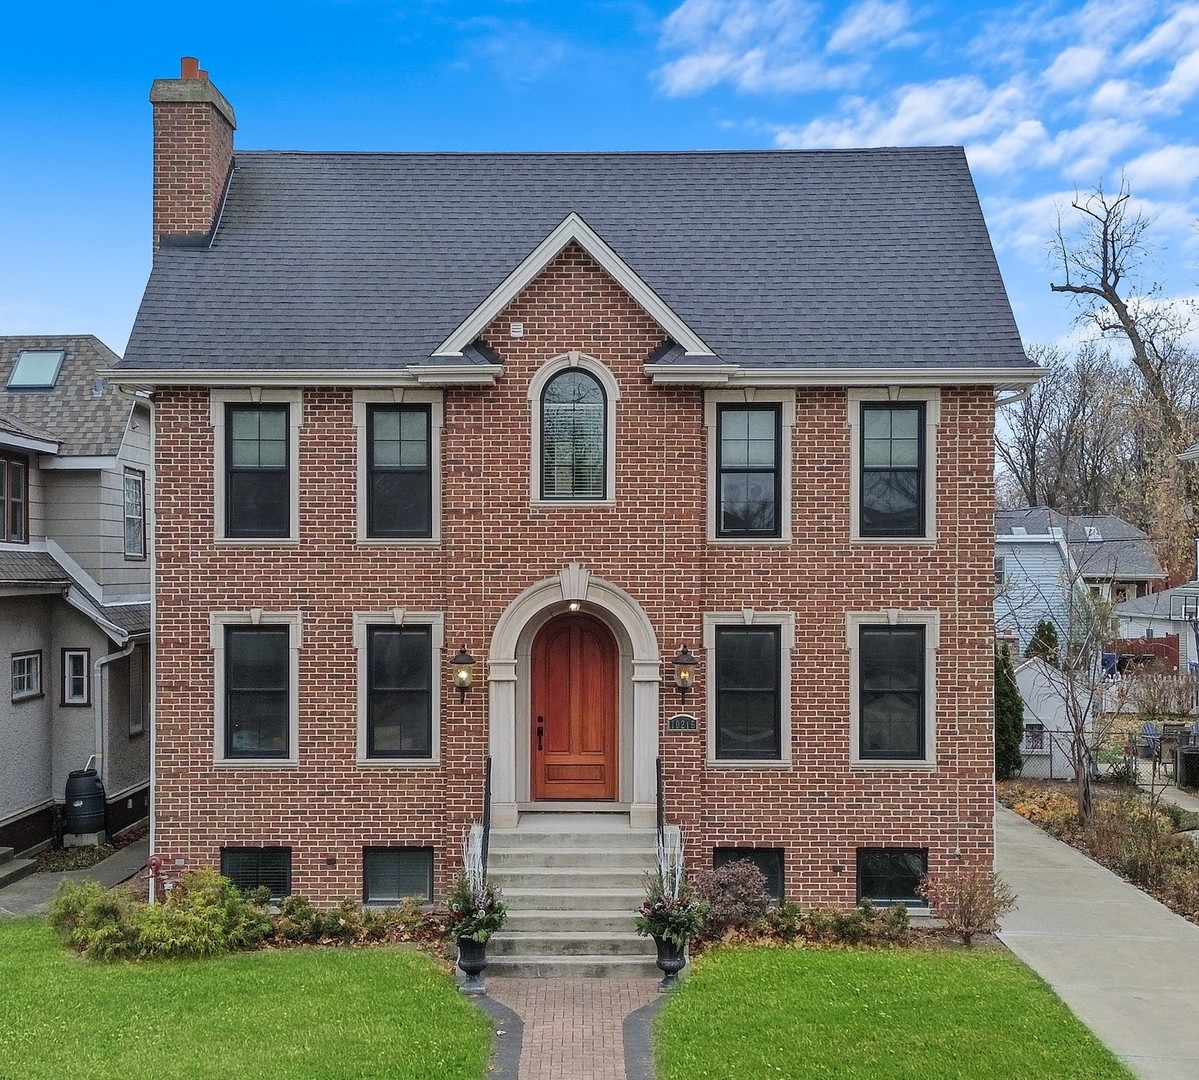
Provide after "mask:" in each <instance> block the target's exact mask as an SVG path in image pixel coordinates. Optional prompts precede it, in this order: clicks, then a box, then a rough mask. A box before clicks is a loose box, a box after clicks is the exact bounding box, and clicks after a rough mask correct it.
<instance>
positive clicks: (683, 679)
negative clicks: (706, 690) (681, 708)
mask: <svg viewBox="0 0 1199 1080" xmlns="http://www.w3.org/2000/svg"><path fill="white" fill-rule="evenodd" d="M695 664H696V660H695V657H694V656H692V655H691V650H690V649H688V648H687V646H686V645H684V646H683V647H682V648H681V649H680V650H679V651H678V655H676V656H675V658H674V685H675V689H676V690H678V692H679V700H680V701H686V700H687V695H688V694H689V693H691V687H692V686H693V685H694V684H695Z"/></svg>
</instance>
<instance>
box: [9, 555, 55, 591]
mask: <svg viewBox="0 0 1199 1080" xmlns="http://www.w3.org/2000/svg"><path fill="white" fill-rule="evenodd" d="M70 584H71V575H70V574H68V573H67V572H66V571H65V570H64V569H63V568H62V567H61V566H59V565H58V563H57V562H55V560H54V558H53V557H52V556H50V555H48V554H46V552H44V551H0V585H3V586H5V587H9V588H11V587H13V586H18V585H40V586H47V585H63V586H66V585H70Z"/></svg>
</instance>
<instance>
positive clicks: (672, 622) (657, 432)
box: [118, 60, 1036, 932]
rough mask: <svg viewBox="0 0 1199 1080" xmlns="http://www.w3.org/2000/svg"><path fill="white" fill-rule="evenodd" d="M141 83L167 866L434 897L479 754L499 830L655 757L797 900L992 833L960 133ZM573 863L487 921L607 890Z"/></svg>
mask: <svg viewBox="0 0 1199 1080" xmlns="http://www.w3.org/2000/svg"><path fill="white" fill-rule="evenodd" d="M151 101H152V102H153V108H154V132H155V151H154V162H155V166H154V168H155V183H154V190H155V194H154V236H155V246H156V249H157V250H156V255H155V260H154V267H153V270H152V273H151V276H150V280H149V283H148V285H147V288H146V293H145V298H144V300H143V303H142V306H141V309H140V312H139V314H138V317H137V320H136V324H135V326H134V329H133V333H132V337H131V339H130V342H129V347H128V350H127V353H126V356H125V358H124V361H123V362H122V363H121V364H120V365H119V366H118V372H119V375H120V377H121V379H122V380H124V381H126V382H128V383H130V384H131V385H139V386H144V387H147V388H151V389H152V391H153V396H154V402H155V410H156V423H157V431H158V436H157V468H158V474H157V475H158V491H159V502H158V506H157V526H156V538H157V542H156V551H157V571H156V574H157V578H156V613H155V617H156V635H157V645H158V649H159V659H158V666H159V672H160V675H159V680H158V684H157V688H156V702H155V717H156V722H155V732H156V745H155V762H156V766H155V790H154V844H155V847H156V849H157V850H159V851H160V852H162V853H164V854H165V855H166V856H167V857H168V862H169V863H170V864H171V865H189V866H191V865H199V864H204V865H222V866H224V867H225V869H226V870H227V871H228V872H230V873H232V874H234V876H235V877H237V878H238V879H239V880H243V881H246V882H247V883H248V882H251V881H254V880H268V881H270V882H272V883H273V884H274V885H275V886H276V887H277V888H280V889H284V888H288V887H290V888H292V889H294V890H296V891H298V892H302V893H304V894H306V895H308V896H310V897H312V898H314V899H316V900H318V901H322V902H330V901H333V900H335V899H337V898H339V897H343V896H351V897H361V898H362V899H363V900H365V901H366V902H383V901H385V900H386V899H388V898H389V897H392V896H393V895H398V894H400V893H403V892H405V891H407V892H416V893H418V894H424V895H427V896H434V895H436V894H438V893H440V892H441V891H442V890H444V889H445V888H447V887H448V886H449V885H450V884H451V882H452V879H453V876H454V874H455V873H456V872H457V869H458V867H459V865H460V844H461V840H462V836H463V833H464V831H465V830H466V829H467V828H468V827H469V826H470V825H471V824H472V823H475V822H478V821H479V820H480V817H481V815H482V812H483V802H484V787H485V768H486V762H487V760H488V758H490V760H491V812H492V818H491V821H492V825H493V836H492V850H493V856H492V858H493V868H494V864H495V863H496V862H497V860H502V858H507V859H509V860H510V862H512V863H513V864H517V865H519V864H520V861H521V856H522V853H523V854H524V855H528V853H529V850H530V849H534V848H537V847H539V846H540V847H543V848H555V850H560V851H563V852H564V851H567V850H569V849H571V848H575V847H578V846H579V845H580V844H583V842H584V841H583V840H582V837H583V836H584V835H585V834H586V833H587V831H588V830H593V831H596V830H598V831H599V832H602V833H607V834H617V835H608V836H607V841H608V842H610V844H611V845H612V846H613V847H614V848H615V847H620V846H621V843H620V841H621V838H622V837H623V836H624V834H626V833H627V834H628V836H629V837H631V838H632V840H633V841H635V842H634V843H631V844H630V845H629V846H630V847H631V848H635V847H637V845H638V844H641V843H644V841H645V838H646V837H647V836H648V837H649V840H648V849H649V851H650V852H651V853H652V850H653V839H652V837H653V835H654V834H653V827H654V824H655V820H656V812H657V802H658V800H657V763H658V762H659V761H660V762H661V776H662V792H663V808H664V813H665V817H666V820H667V822H668V823H669V824H670V825H671V826H677V827H679V828H680V829H681V830H682V834H683V836H684V838H685V841H686V845H687V852H688V859H689V861H690V863H691V864H692V865H696V864H704V863H711V861H712V860H714V859H716V860H720V859H724V858H728V857H729V856H730V855H731V854H732V851H731V849H738V850H742V851H745V852H747V853H749V854H751V855H752V856H753V857H754V858H755V859H756V860H757V861H759V862H760V863H761V865H763V867H764V868H765V869H766V870H767V871H768V875H769V877H770V878H771V881H772V886H773V887H774V888H775V889H776V890H777V891H780V892H782V891H785V893H786V894H787V895H788V896H789V897H793V898H796V899H799V900H802V901H804V902H808V903H822V904H837V905H852V904H853V903H854V902H855V901H856V900H857V899H858V898H859V896H873V897H875V898H877V899H880V900H883V901H888V900H893V901H905V900H910V899H912V897H911V888H912V885H913V883H914V881H915V875H916V874H917V873H918V872H919V871H920V870H922V869H923V868H924V867H925V866H927V867H928V868H929V869H933V870H935V869H937V868H939V867H942V866H946V865H949V864H950V863H952V862H954V861H957V860H959V859H960V860H965V861H969V862H975V863H984V864H989V863H990V861H991V858H992V814H993V791H992V775H993V764H992V690H991V676H992V659H991V654H992V636H993V622H992V613H991V601H992V577H991V575H992V562H993V553H994V547H993V544H994V539H993V537H994V533H993V513H992V456H993V454H992V427H993V417H994V409H995V397H996V391H997V390H999V389H1004V388H1013V387H1021V386H1024V385H1027V384H1028V383H1030V382H1031V381H1032V380H1033V379H1034V378H1035V375H1036V371H1035V369H1034V368H1033V366H1032V365H1031V364H1030V363H1029V362H1028V360H1027V359H1026V358H1025V356H1024V353H1023V351H1022V349H1021V345H1020V340H1019V336H1018V333H1017V330H1016V327H1015V324H1014V321H1013V319H1012V315H1011V311H1010V308H1009V305H1008V302H1007V298H1006V295H1005V292H1004V288H1003V284H1002V281H1001V280H1000V276H999V272H998V268H997V265H996V262H995V259H994V255H993V253H992V250H991V246H990V242H989V239H988V236H987V232H986V227H985V224H984V222H983V219H982V215H981V212H980V209H979V206H978V202H977V198H976V196H975V192H974V188H973V184H972V181H971V179H970V175H969V172H968V169H967V166H966V162H965V157H964V155H963V153H962V151H961V150H960V149H957V148H923V149H914V150H896V149H887V150H865V151H838V152H823V151H822V152H749V153H664V154H654V153H649V154H384V153H358V154H343V153H272V152H266V153H264V152H255V153H246V152H241V151H237V152H234V149H233V127H234V115H233V111H232V109H231V108H230V106H229V104H228V103H227V102H226V101H225V99H224V98H223V97H222V96H221V94H220V93H219V92H218V91H217V90H216V88H215V87H214V86H213V84H212V83H211V81H209V79H208V77H207V75H206V74H205V73H204V72H201V71H199V69H198V67H197V65H196V64H195V62H194V61H190V60H185V62H184V67H183V75H182V78H180V79H177V80H159V81H157V82H155V84H154V88H153V90H152V92H151ZM460 646H462V647H463V648H464V649H465V650H466V651H467V652H468V653H469V654H471V655H472V656H473V657H475V658H476V664H475V667H474V669H473V681H472V683H471V685H470V686H469V688H464V689H463V691H462V692H461V694H460V693H459V692H457V691H456V689H455V686H454V682H453V679H454V670H455V669H454V666H453V664H452V663H451V661H452V657H453V654H456V653H458V651H459V647H460ZM684 646H686V647H688V649H689V650H690V652H691V653H692V654H693V655H694V656H695V657H696V658H697V660H698V664H697V666H696V668H695V670H694V675H693V689H692V690H691V692H690V694H689V695H687V696H686V697H685V699H684V698H683V696H682V695H681V693H680V692H679V691H678V689H677V688H676V679H675V668H674V665H673V664H672V658H673V657H675V656H676V655H677V654H678V653H679V652H680V650H682V648H683V647H684ZM689 718H694V723H693V724H692V722H691V720H690V719H689ZM570 873H571V874H572V875H573V877H574V880H573V881H572V882H564V881H562V880H560V877H561V872H560V871H559V879H557V880H554V879H553V874H552V872H551V871H550V870H549V868H548V867H546V868H537V870H536V873H532V876H531V879H528V880H527V879H525V878H521V879H519V880H517V879H516V878H513V879H509V881H508V885H509V898H510V900H511V901H512V908H513V915H514V919H513V922H514V923H518V922H519V920H518V919H517V918H516V916H517V915H519V914H521V912H520V909H521V908H522V907H533V908H536V907H538V906H539V904H538V902H537V898H538V897H540V898H541V899H542V900H545V898H546V897H547V896H551V895H554V896H556V895H557V891H558V890H561V891H562V892H563V893H565V892H567V891H569V889H570V887H572V886H573V887H574V889H575V892H576V894H578V895H576V898H575V900H576V903H575V906H576V907H577V908H578V909H579V910H580V911H581V910H583V909H584V908H588V907H589V905H590V908H591V909H594V908H595V907H596V906H600V907H602V906H603V904H602V903H601V902H600V900H599V899H598V898H597V897H598V894H596V895H593V896H592V897H591V900H590V901H588V900H587V899H586V897H585V896H584V895H583V894H584V893H585V891H586V889H585V886H586V885H587V883H588V882H589V881H590V882H592V883H596V882H600V880H601V877H602V875H599V872H598V871H597V872H596V875H597V876H593V877H590V878H588V877H587V875H588V874H589V873H591V871H590V869H587V868H583V867H575V868H573V869H572V870H571V871H570ZM537 874H541V875H542V876H541V877H538V876H537ZM627 886H629V882H628V881H627V880H626V881H623V883H620V884H619V887H618V888H616V887H614V888H613V889H610V890H607V891H606V893H605V895H607V894H608V893H611V894H612V895H613V896H617V899H618V901H619V902H618V903H614V904H613V906H614V907H619V908H620V912H619V918H620V920H622V922H621V926H622V927H623V928H626V929H628V928H631V924H630V921H629V909H630V908H631V907H633V906H635V902H636V897H637V895H638V894H639V890H638V889H637V888H636V884H635V881H634V883H633V885H632V887H631V889H628V888H626V887H627ZM621 889H625V890H626V891H625V892H621ZM617 894H619V895H617ZM563 904H568V901H563ZM540 906H550V907H552V906H554V905H553V904H552V903H550V902H549V901H546V902H545V904H543V905H540ZM559 906H562V905H559ZM593 913H594V911H593ZM606 926H608V924H606V923H600V922H596V923H595V924H594V927H595V928H597V929H598V930H599V931H600V932H603V931H604V928H605V927H606ZM612 926H613V927H614V926H615V924H612Z"/></svg>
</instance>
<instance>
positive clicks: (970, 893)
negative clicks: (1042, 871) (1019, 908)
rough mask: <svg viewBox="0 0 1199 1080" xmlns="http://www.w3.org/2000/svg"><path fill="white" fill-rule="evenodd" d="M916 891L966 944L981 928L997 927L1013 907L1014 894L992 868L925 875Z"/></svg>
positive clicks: (960, 869) (964, 867)
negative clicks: (1002, 917) (1001, 918)
mask: <svg viewBox="0 0 1199 1080" xmlns="http://www.w3.org/2000/svg"><path fill="white" fill-rule="evenodd" d="M916 891H917V892H918V893H919V894H920V895H921V896H923V897H924V898H925V899H926V900H927V901H928V906H929V907H930V908H931V909H932V911H933V914H934V915H938V916H940V917H941V918H942V919H944V920H945V922H946V923H947V924H948V925H949V929H950V930H952V931H953V932H954V933H955V934H957V936H958V937H960V938H961V939H962V943H963V944H964V945H967V946H969V945H970V943H971V941H972V940H973V938H974V935H975V934H977V933H979V932H980V931H982V932H991V931H995V930H998V929H999V922H998V919H999V917H1000V916H1001V915H1005V914H1007V912H1009V911H1011V910H1012V908H1014V907H1015V906H1016V894H1015V893H1014V892H1012V890H1011V888H1010V887H1009V886H1008V885H1006V884H1005V883H1004V882H1003V881H1002V880H1001V879H1000V878H999V876H998V875H997V874H996V873H995V871H994V870H984V869H983V868H982V867H978V866H958V867H955V868H954V869H953V870H950V871H949V872H948V873H943V874H928V875H926V876H925V878H924V879H923V880H922V881H921V882H920V884H919V885H918V886H917V887H916Z"/></svg>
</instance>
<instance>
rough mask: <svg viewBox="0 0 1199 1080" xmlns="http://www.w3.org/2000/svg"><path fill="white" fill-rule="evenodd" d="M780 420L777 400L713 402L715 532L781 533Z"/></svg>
mask: <svg viewBox="0 0 1199 1080" xmlns="http://www.w3.org/2000/svg"><path fill="white" fill-rule="evenodd" d="M781 425H782V412H781V409H780V408H779V406H778V405H721V406H718V408H717V410H716V445H717V447H718V458H717V462H716V484H717V492H718V494H717V506H716V535H717V536H750V537H752V536H762V537H774V536H779V535H780V531H779V530H780V527H781V523H780V522H781V518H780V514H779V504H780V501H781V476H782V470H781V469H780V461H779V458H780V455H781V446H782V438H781Z"/></svg>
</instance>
